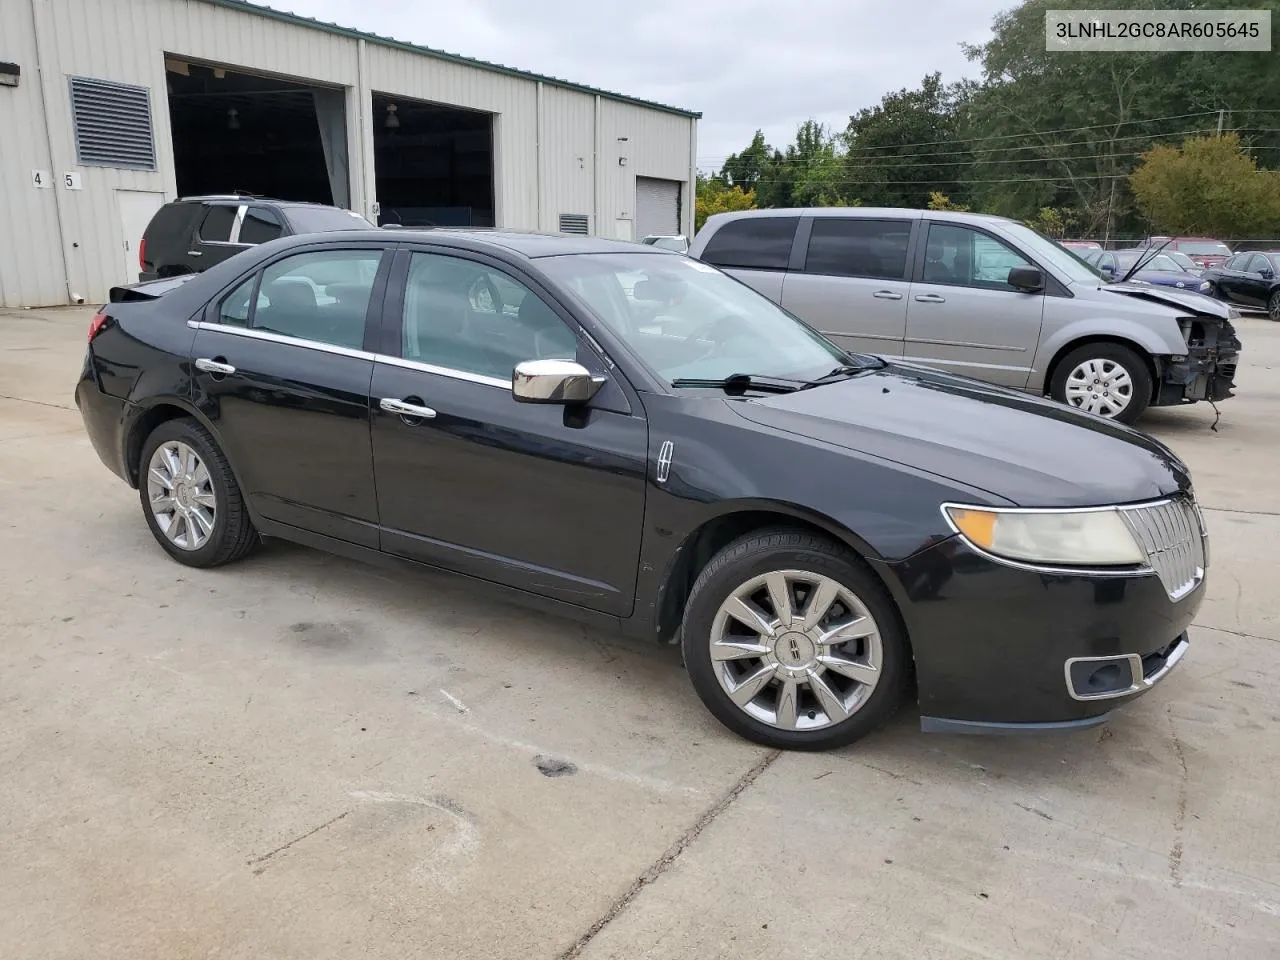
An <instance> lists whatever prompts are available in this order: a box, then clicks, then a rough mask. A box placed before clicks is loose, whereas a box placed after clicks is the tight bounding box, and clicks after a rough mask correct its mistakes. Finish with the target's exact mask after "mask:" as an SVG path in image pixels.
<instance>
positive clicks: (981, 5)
mask: <svg viewBox="0 0 1280 960" xmlns="http://www.w3.org/2000/svg"><path fill="white" fill-rule="evenodd" d="M257 2H262V0H257ZM265 5H267V6H271V7H275V8H276V9H279V10H288V11H291V12H293V13H298V14H302V15H304V16H309V17H315V18H317V19H319V20H326V21H329V22H332V23H337V24H340V25H341V26H345V27H354V28H356V29H359V30H365V31H368V32H370V33H377V34H379V35H381V36H390V37H394V38H395V39H397V40H406V41H409V42H411V43H419V44H422V45H424V46H429V47H434V48H436V49H439V50H446V51H449V52H450V53H458V54H462V55H463V56H468V57H475V58H477V59H480V60H488V61H492V62H496V63H501V64H505V65H506V66H510V67H518V68H521V69H524V70H531V71H534V72H536V73H541V74H548V75H551V76H554V77H560V78H562V79H565V80H571V81H573V82H575V83H582V84H587V85H589V86H593V87H600V88H602V89H605V90H611V91H615V92H618V93H625V94H627V95H629V96H634V97H640V98H642V99H645V100H656V101H658V102H660V103H666V104H670V105H672V106H677V107H683V108H685V109H689V110H697V111H701V113H702V115H703V118H702V120H701V121H700V122H699V124H698V166H699V168H701V169H708V170H710V169H718V168H719V167H720V165H721V163H722V162H723V160H724V158H725V157H726V156H727V155H728V154H730V153H734V152H737V151H738V150H741V149H742V148H743V147H745V146H746V145H747V144H748V143H749V142H750V141H751V136H752V134H753V133H754V132H755V131H756V129H757V128H759V129H762V130H763V131H764V133H765V137H766V139H767V140H769V142H770V143H773V144H775V145H777V146H785V145H786V144H787V143H790V142H791V140H792V139H793V138H794V135H795V130H796V127H797V126H798V125H799V124H800V123H801V122H803V121H804V120H807V119H810V118H812V119H815V120H818V121H820V122H822V123H825V124H827V125H828V126H829V127H830V128H831V129H833V130H842V129H844V127H845V125H846V124H847V123H848V120H849V116H850V114H852V113H855V112H857V111H858V110H860V109H861V108H863V107H868V106H872V105H874V104H876V103H878V102H879V101H880V97H881V96H882V95H884V94H885V93H888V92H889V91H892V90H898V89H901V88H902V87H914V86H916V85H918V84H919V83H920V80H921V78H923V77H924V75H925V74H927V73H931V72H933V71H935V70H939V71H941V72H942V76H943V79H944V80H946V81H952V80H959V79H961V78H962V77H966V76H971V77H972V76H976V75H977V71H976V68H975V66H974V65H973V64H972V63H970V62H969V61H968V60H966V59H965V56H964V54H963V52H962V51H961V49H960V44H961V43H982V42H983V41H984V40H986V39H987V38H988V37H989V35H990V29H989V28H990V24H991V20H992V17H994V16H995V14H997V13H999V12H1000V11H1001V10H1003V9H1006V8H1008V7H1010V6H1013V5H1014V0H771V2H760V0H639V2H636V0H630V2H626V3H623V2H621V0H595V2H590V0H532V2H531V0H461V2H459V0H267V2H266V4H265Z"/></svg>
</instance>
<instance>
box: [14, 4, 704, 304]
mask: <svg viewBox="0 0 1280 960" xmlns="http://www.w3.org/2000/svg"><path fill="white" fill-rule="evenodd" d="M697 119H698V114H696V113H691V112H688V111H685V110H679V109H676V108H673V107H666V106H662V105H661V104H655V103H649V102H646V101H642V100H637V99H634V98H631V97H625V96H621V95H619V94H615V93H608V92H605V91H602V90H596V89H593V88H591V87H585V86H580V85H577V84H573V83H569V82H566V81H564V80H558V79H555V78H552V77H544V76H538V75H536V74H532V73H527V72H524V71H520V70H513V69H508V68H505V67H501V66H497V65H494V64H488V63H483V62H480V61H476V60H469V59H467V58H465V57H460V56H456V55H453V54H448V53H442V52H439V51H436V50H431V49H427V48H424V47H417V46H413V45H411V44H407V43H401V42H399V41H395V40H389V39H386V38H383V37H378V36H374V35H371V34H364V33H359V32H356V31H354V30H348V29H344V28H341V27H337V26H333V25H330V24H325V23H320V22H317V21H313V20H310V19H307V18H303V17H297V16H294V15H292V14H287V13H281V12H277V11H273V10H267V9H264V8H262V7H258V6H255V5H251V4H249V3H245V2H242V0H3V2H0V304H2V305H4V306H45V305H52V304H60V303H71V302H77V301H84V302H89V303H92V302H95V301H101V300H104V299H105V298H106V294H107V289H108V288H109V287H110V286H111V285H113V284H118V283H122V282H126V281H133V280H136V279H137V273H138V251H137V246H138V241H139V239H140V237H141V236H142V231H143V228H144V227H145V225H146V223H147V222H148V220H149V219H150V218H151V215H152V213H154V212H155V210H156V209H157V208H158V207H159V206H160V205H161V204H162V203H164V202H165V201H167V200H171V199H174V198H175V197H179V196H191V195H197V194H206V193H228V192H232V191H243V192H246V193H254V194H261V195H264V196H273V197H279V198H283V199H290V200H312V201H316V202H320V203H333V204H336V205H338V206H342V207H347V208H350V209H352V210H356V211H359V212H361V213H363V214H364V215H365V216H367V217H368V218H369V219H371V220H374V221H375V222H379V223H383V224H387V223H401V224H404V225H405V226H421V225H471V226H501V227H509V228H515V229H531V230H543V231H552V232H556V231H559V232H564V233H596V234H601V235H605V236H611V237H620V238H623V239H639V238H640V237H642V236H644V235H647V234H653V233H660V234H669V233H684V234H686V235H691V234H692V229H691V227H692V217H693V190H692V184H693V181H694V177H695V166H694V157H695V148H696V147H695V144H696V135H697Z"/></svg>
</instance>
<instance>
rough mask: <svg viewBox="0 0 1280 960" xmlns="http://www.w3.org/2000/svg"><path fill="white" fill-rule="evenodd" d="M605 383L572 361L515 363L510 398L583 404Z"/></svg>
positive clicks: (522, 400)
mask: <svg viewBox="0 0 1280 960" xmlns="http://www.w3.org/2000/svg"><path fill="white" fill-rule="evenodd" d="M604 380H605V378H604V377H593V376H592V375H591V371H590V370H588V369H587V368H586V367H584V366H583V365H582V364H580V363H578V362H577V361H575V360H525V361H524V362H523V363H518V364H516V369H515V373H514V375H513V376H512V378H511V395H512V396H513V397H515V398H516V400H518V401H519V402H520V403H559V404H572V403H586V402H587V401H588V400H590V399H591V398H592V397H594V396H595V395H596V391H598V390H599V389H600V388H601V387H602V386H603V385H604Z"/></svg>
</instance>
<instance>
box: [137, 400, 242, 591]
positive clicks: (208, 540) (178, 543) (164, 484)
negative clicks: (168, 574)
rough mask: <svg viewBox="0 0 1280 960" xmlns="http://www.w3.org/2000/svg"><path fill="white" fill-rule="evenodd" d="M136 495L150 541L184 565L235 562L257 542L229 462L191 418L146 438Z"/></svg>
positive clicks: (160, 428) (168, 424)
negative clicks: (149, 529) (153, 539)
mask: <svg viewBox="0 0 1280 960" xmlns="http://www.w3.org/2000/svg"><path fill="white" fill-rule="evenodd" d="M138 496H139V499H140V500H141V503H142V514H143V516H144V517H146V520H147V526H148V527H150V528H151V533H152V535H153V536H154V537H155V538H156V542H157V543H159V544H160V546H161V547H163V548H164V550H165V552H166V553H168V554H169V556H171V557H173V559H175V560H177V561H178V562H179V563H183V564H186V565H187V566H189V567H217V566H221V565H222V564H224V563H230V562H231V561H233V560H239V559H240V558H241V557H243V556H245V555H246V554H247V553H248V552H249V551H250V550H252V549H253V547H254V545H255V544H256V543H257V542H258V535H257V532H256V531H255V530H254V528H253V521H252V520H250V519H249V511H248V510H247V509H246V508H245V504H244V497H243V496H242V495H241V493H240V487H239V485H238V484H237V483H236V478H235V475H234V474H233V473H232V472H231V465H230V464H229V463H228V462H227V458H226V457H225V456H224V455H223V453H222V451H221V450H220V449H218V444H217V441H215V440H214V439H213V436H212V435H211V434H210V433H209V431H208V430H206V429H205V428H204V427H203V426H201V425H200V423H199V422H197V421H196V420H192V419H190V418H185V417H184V418H181V419H177V420H166V421H165V422H164V423H162V424H160V426H158V427H156V429H155V430H153V431H152V432H151V435H150V436H149V437H147V439H146V442H145V443H143V445H142V457H141V460H140V461H139V469H138Z"/></svg>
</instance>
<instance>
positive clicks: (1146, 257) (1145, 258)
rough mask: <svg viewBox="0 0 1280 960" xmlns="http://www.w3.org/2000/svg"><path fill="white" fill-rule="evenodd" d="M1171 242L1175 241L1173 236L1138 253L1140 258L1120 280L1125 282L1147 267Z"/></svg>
mask: <svg viewBox="0 0 1280 960" xmlns="http://www.w3.org/2000/svg"><path fill="white" fill-rule="evenodd" d="M1171 243H1173V237H1170V238H1169V239H1168V240H1166V241H1165V242H1164V243H1162V244H1160V246H1158V247H1152V248H1151V249H1150V250H1148V251H1147V252H1146V253H1140V254H1138V259H1136V260H1134V261H1133V266H1132V267H1130V268H1129V269H1128V270H1126V271H1125V274H1124V276H1123V277H1121V278H1120V282H1121V283H1124V282H1125V281H1126V280H1128V279H1129V278H1130V277H1132V276H1133V275H1134V274H1135V273H1137V272H1138V271H1139V270H1141V269H1142V268H1143V267H1145V266H1146V265H1147V264H1148V263H1150V262H1151V261H1152V260H1154V259H1155V258H1156V257H1158V256H1160V251H1161V250H1163V249H1164V248H1165V247H1167V246H1168V245H1169V244H1171Z"/></svg>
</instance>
